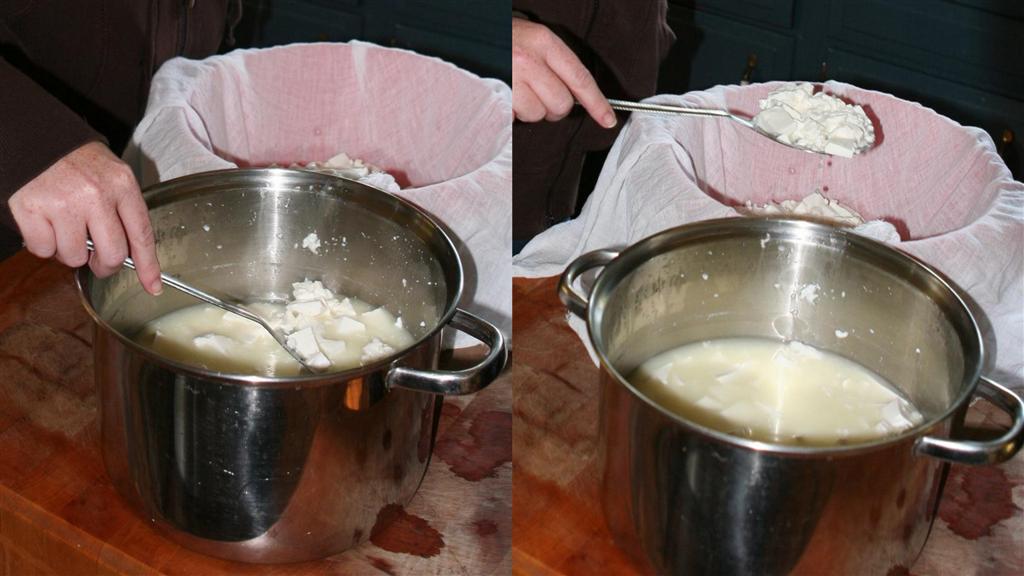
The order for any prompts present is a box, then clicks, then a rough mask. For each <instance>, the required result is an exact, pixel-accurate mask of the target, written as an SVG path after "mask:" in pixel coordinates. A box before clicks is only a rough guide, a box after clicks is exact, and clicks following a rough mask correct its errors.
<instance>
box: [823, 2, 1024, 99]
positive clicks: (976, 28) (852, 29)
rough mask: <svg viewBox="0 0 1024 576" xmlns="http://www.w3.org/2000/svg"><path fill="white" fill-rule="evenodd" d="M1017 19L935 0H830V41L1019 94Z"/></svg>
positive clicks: (1022, 85)
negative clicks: (892, 0) (900, 0)
mask: <svg viewBox="0 0 1024 576" xmlns="http://www.w3.org/2000/svg"><path fill="white" fill-rule="evenodd" d="M1021 30H1022V24H1021V22H1019V21H1016V20H1013V19H1011V18H1007V17H1005V16H1001V15H999V14H994V13H991V12H988V11H985V10H981V9H976V8H973V7H970V6H964V5H959V4H954V3H948V2H935V1H934V0H929V1H924V0H904V1H902V2H891V1H883V0H856V1H854V0H835V1H834V2H833V4H832V10H831V14H830V17H829V25H828V35H829V44H830V45H833V46H836V47H841V48H843V49H844V50H848V51H851V52H857V53H860V54H863V55H865V56H868V57H874V58H877V59H880V60H884V61H887V62H892V63H894V64H899V65H901V66H905V67H907V68H912V69H914V70H918V71H920V72H924V73H926V74H928V75H931V76H938V77H942V78H946V79H948V80H951V81H954V82H957V83H961V84H967V85H969V86H974V87H976V88H982V89H984V90H986V91H990V92H995V93H999V94H1002V95H1004V96H1009V97H1016V98H1020V97H1024V41H1022V38H1021Z"/></svg>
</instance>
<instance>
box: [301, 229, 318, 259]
mask: <svg viewBox="0 0 1024 576" xmlns="http://www.w3.org/2000/svg"><path fill="white" fill-rule="evenodd" d="M302 247H303V248H306V249H308V250H309V251H310V252H312V253H313V254H317V255H319V254H320V237H319V236H317V235H316V231H315V230H314V231H313V232H310V233H309V234H307V235H306V237H305V238H303V239H302Z"/></svg>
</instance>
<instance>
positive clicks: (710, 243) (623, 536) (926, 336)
mask: <svg viewBox="0 0 1024 576" xmlns="http://www.w3.org/2000/svg"><path fill="white" fill-rule="evenodd" d="M600 267H603V268H604V269H603V270H602V271H601V272H600V274H599V275H598V276H597V279H596V281H595V282H594V283H593V288H592V290H591V291H590V293H589V296H588V295H587V294H585V293H584V292H583V291H581V290H579V289H577V288H575V286H574V282H575V281H576V280H577V279H578V278H579V277H580V275H581V274H583V273H585V272H586V271H587V270H590V269H595V268H600ZM807 286H817V289H816V295H817V297H816V298H815V297H811V295H812V294H814V293H815V290H814V289H811V290H810V291H808V290H807ZM559 291H560V295H561V297H562V300H563V301H564V302H565V304H566V306H567V307H568V308H569V310H571V311H572V312H573V313H575V314H576V315H578V316H580V317H583V318H585V319H586V320H587V326H588V330H589V334H590V341H591V343H592V344H593V347H594V350H595V351H596V352H597V355H598V357H599V358H600V362H601V369H602V370H601V372H602V388H601V390H602V396H601V437H602V439H601V446H602V459H603V469H604V487H603V498H604V503H603V504H604V509H605V514H606V518H607V521H608V524H609V528H610V529H611V530H612V532H613V534H615V536H616V539H617V541H618V542H619V543H620V544H621V545H622V546H623V547H624V548H625V549H626V550H627V551H629V552H631V553H633V554H636V555H646V557H647V558H649V560H650V561H651V562H652V564H653V566H654V568H655V570H656V571H657V572H658V573H665V574H669V573H671V574H714V575H726V574H758V575H772V574H789V573H793V574H814V575H819V574H851V575H854V574H855V575H865V574H886V573H889V570H891V569H893V568H895V567H899V566H902V567H904V568H909V567H910V565H911V564H912V563H913V562H914V560H915V559H916V557H917V555H918V554H919V553H920V551H921V549H922V548H923V546H924V543H925V539H926V538H927V536H928V532H929V529H930V527H931V523H932V521H933V520H934V517H935V513H936V510H937V507H938V503H939V498H940V496H941V492H942V484H943V481H944V478H945V474H946V472H947V471H948V466H947V465H946V464H944V462H953V463H958V464H990V463H995V462H1001V461H1003V460H1006V459H1008V458H1010V457H1011V456H1013V455H1014V454H1015V453H1016V452H1017V450H1018V449H1020V447H1021V442H1022V440H1024V403H1022V401H1021V399H1020V397H1018V396H1017V395H1016V394H1014V393H1013V392H1011V391H1010V390H1008V389H1006V388H1004V387H1002V386H1000V385H999V384H996V383H995V382H992V381H991V380H989V379H987V378H985V377H983V376H982V375H981V367H982V365H983V359H984V352H983V348H982V339H981V337H980V333H979V330H978V327H977V325H976V324H975V320H974V318H973V317H972V314H971V312H970V310H969V308H968V307H967V305H966V304H965V303H964V301H963V300H962V299H961V297H960V296H959V295H958V294H957V292H956V290H955V289H954V288H953V287H952V286H951V285H950V284H949V282H948V281H946V280H945V279H944V278H943V277H942V276H941V275H940V274H938V273H937V272H935V271H934V270H933V269H931V268H929V267H928V266H927V265H925V264H923V263H921V262H918V261H916V260H914V259H913V258H911V257H909V256H907V255H904V254H903V253H901V252H898V251H896V250H893V249H891V248H889V247H887V246H885V245H882V244H879V243H876V242H873V241H871V240H868V239H865V238H862V237H859V236H856V235H854V234H851V233H849V232H845V231H843V230H839V229H834V228H830V227H827V226H821V225H817V224H812V223H810V222H804V221H786V220H767V219H746V218H744V219H725V220H714V221H706V222H701V223H697V224H691V225H688V226H683V227H680V228H676V229H672V230H668V231H665V232H662V233H660V234H657V235H655V236H652V237H650V238H647V239H645V240H643V241H641V242H639V243H637V244H635V245H633V246H631V247H630V248H628V249H626V250H625V251H623V252H622V253H617V252H613V251H598V252H591V253H588V254H584V255H582V256H580V257H579V258H578V259H576V260H575V261H574V262H573V263H572V264H570V265H569V267H568V268H567V269H566V271H565V273H564V274H563V275H562V278H561V283H560V285H559ZM734 336H753V337H764V338H772V339H795V340H800V341H802V342H805V343H807V344H811V345H813V346H816V347H819V348H822V349H825V350H829V351H832V352H835V353H838V354H840V355H842V356H845V357H847V358H850V359H852V360H854V361H856V362H859V363H860V364H862V365H864V366H866V367H867V368H870V369H871V370H873V371H874V372H876V373H877V374H879V375H881V376H883V377H884V378H886V379H887V380H888V381H889V382H890V383H891V384H893V385H894V386H896V387H897V388H899V389H900V390H901V391H902V393H903V394H904V395H906V397H908V398H909V399H910V400H912V401H913V402H914V403H915V405H916V406H917V407H918V409H920V410H921V411H922V412H923V414H924V415H925V423H924V424H922V425H921V426H919V427H917V428H915V429H913V430H910V431H907V432H906V433H903V434H901V435H899V436H897V437H892V438H885V439H880V440H878V441H875V442H871V443H864V444H858V445H850V446H836V447H832V448H828V447H826V448H818V447H814V448H812V447H801V446H787V445H777V444H768V443H762V442H756V441H752V440H746V439H741V438H737V437H733V436H730V435H727V434H724V433H721V432H718V431H716V430H712V429H708V428H705V427H702V426H699V425H697V424H694V423H692V422H689V421H687V420H685V419H683V418H681V417H679V416H677V415H675V414H673V413H672V412H669V411H667V410H665V409H664V408H662V407H661V406H659V405H658V404H656V403H654V402H652V401H651V400H650V399H648V398H646V397H645V396H644V395H643V394H642V393H640V392H639V391H638V390H637V389H636V388H634V387H633V386H632V385H631V384H630V383H629V381H628V380H627V379H626V376H627V375H629V374H630V373H631V372H632V371H633V370H634V369H635V368H636V367H637V366H638V365H639V364H640V363H642V362H643V361H644V360H646V359H648V358H650V357H651V356H653V355H655V354H657V353H660V352H662V351H665V350H667V349H670V348H673V347H676V346H680V345H682V344H686V343H689V342H694V341H700V340H706V339H712V338H721V337H734ZM975 395H979V396H982V397H984V398H986V399H988V400H990V401H991V402H993V403H994V404H995V405H996V406H998V407H1000V408H1001V409H1002V410H1005V411H1006V412H1008V413H1009V414H1010V415H1011V417H1012V420H1013V425H1012V428H1011V429H1010V430H1009V431H1007V432H1006V433H1005V434H1003V435H1001V436H1000V437H999V438H996V439H994V440H991V441H984V442H978V441H968V440H958V439H955V438H950V435H951V431H953V432H952V433H953V435H954V436H955V433H956V430H957V429H958V425H959V423H960V422H961V421H962V417H963V414H964V412H965V411H966V408H967V405H968V401H969V400H970V399H971V398H972V397H974V396H975Z"/></svg>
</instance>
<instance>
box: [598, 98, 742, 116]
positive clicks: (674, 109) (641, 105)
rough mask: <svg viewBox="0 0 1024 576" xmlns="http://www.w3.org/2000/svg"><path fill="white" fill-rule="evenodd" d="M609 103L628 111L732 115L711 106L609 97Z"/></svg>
mask: <svg viewBox="0 0 1024 576" xmlns="http://www.w3.org/2000/svg"><path fill="white" fill-rule="evenodd" d="M608 104H610V105H611V107H612V108H614V109H615V110H625V111H628V112H654V113H660V114H681V115H684V116H721V117H726V118H728V117H730V116H732V114H730V113H729V111H728V110H715V109H709V108H686V107H683V106H670V105H668V104H650V103H646V102H630V101H628V100H615V99H613V98H609V99H608Z"/></svg>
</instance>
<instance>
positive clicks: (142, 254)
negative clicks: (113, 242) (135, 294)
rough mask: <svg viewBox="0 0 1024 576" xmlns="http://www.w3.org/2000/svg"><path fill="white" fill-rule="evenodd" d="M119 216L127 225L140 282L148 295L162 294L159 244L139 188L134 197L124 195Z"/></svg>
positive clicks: (131, 250) (132, 194)
mask: <svg viewBox="0 0 1024 576" xmlns="http://www.w3.org/2000/svg"><path fill="white" fill-rule="evenodd" d="M117 214H118V216H120V218H121V223H122V224H123V225H124V231H125V233H126V234H127V238H128V246H129V250H130V252H131V256H132V260H134V261H135V270H136V272H137V273H138V275H139V282H141V283H142V287H143V288H145V289H146V291H147V292H149V293H150V294H153V295H154V296H157V295H159V294H160V293H161V292H163V283H162V282H161V281H160V262H159V261H158V260H157V257H156V241H155V239H154V237H153V226H152V224H151V223H150V221H149V211H148V210H147V209H146V203H145V201H144V200H143V199H142V194H141V193H140V192H139V191H138V187H136V188H135V191H134V192H132V193H128V194H124V195H123V196H122V197H121V199H120V201H119V202H118V204H117Z"/></svg>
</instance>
